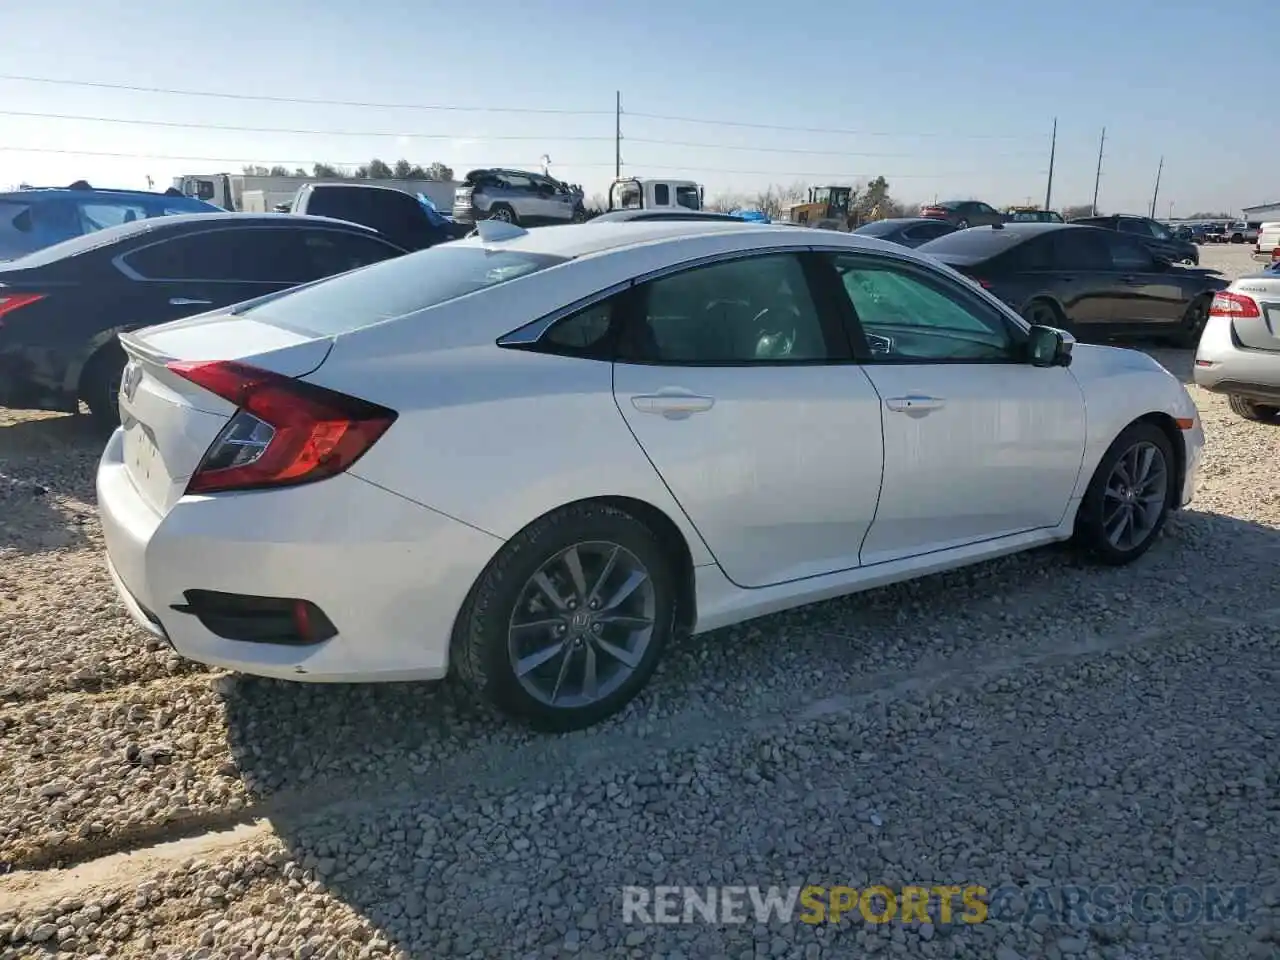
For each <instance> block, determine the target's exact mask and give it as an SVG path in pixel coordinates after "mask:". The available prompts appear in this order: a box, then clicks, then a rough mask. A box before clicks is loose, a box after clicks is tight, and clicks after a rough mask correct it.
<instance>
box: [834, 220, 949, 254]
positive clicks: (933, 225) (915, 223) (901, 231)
mask: <svg viewBox="0 0 1280 960" xmlns="http://www.w3.org/2000/svg"><path fill="white" fill-rule="evenodd" d="M955 230H956V228H955V227H953V226H952V225H951V224H949V223H947V222H946V221H945V220H934V219H933V218H932V217H896V218H894V219H892V220H873V221H872V222H871V223H864V224H863V225H862V226H860V227H859V228H858V229H857V230H855V231H853V232H854V233H857V234H860V235H861V236H864V237H875V238H876V239H877V240H888V241H889V242H890V243H897V244H900V245H901V246H904V247H918V246H920V244H922V243H928V242H929V241H930V240H937V239H938V238H939V237H944V236H946V235H947V234H948V233H954V232H955Z"/></svg>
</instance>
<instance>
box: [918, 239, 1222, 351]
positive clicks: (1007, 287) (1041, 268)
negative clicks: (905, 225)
mask: <svg viewBox="0 0 1280 960" xmlns="http://www.w3.org/2000/svg"><path fill="white" fill-rule="evenodd" d="M917 249H918V252H920V253H927V254H929V255H930V256H933V257H936V258H937V259H939V260H941V261H942V262H943V263H946V264H948V265H949V266H951V267H953V268H954V269H956V270H958V271H959V272H961V273H963V274H965V275H967V276H968V277H970V278H971V279H972V280H974V281H976V282H977V283H979V284H981V285H982V286H983V287H985V288H986V289H988V290H990V291H991V292H992V293H994V294H995V295H996V296H997V297H999V298H1000V299H1001V300H1003V301H1004V302H1005V303H1007V304H1009V305H1010V306H1011V307H1013V308H1014V309H1015V310H1017V311H1018V312H1019V313H1021V314H1022V316H1023V317H1025V318H1026V319H1027V320H1028V321H1029V322H1031V323H1038V324H1044V325H1047V326H1053V327H1062V328H1065V329H1067V330H1069V331H1071V332H1072V333H1074V334H1075V335H1077V336H1079V337H1081V338H1082V339H1083V338H1084V337H1085V336H1087V335H1090V334H1097V335H1126V334H1127V335H1152V334H1156V335H1160V336H1168V337H1171V338H1172V339H1173V340H1175V341H1176V342H1177V343H1178V344H1179V345H1181V346H1189V347H1194V346H1195V345H1196V343H1197V341H1198V340H1199V338H1200V331H1201V330H1202V329H1203V327H1204V323H1205V320H1206V318H1207V317H1208V313H1209V304H1210V301H1211V300H1212V299H1213V295H1214V293H1216V292H1217V291H1219V290H1224V289H1226V287H1227V281H1226V279H1225V278H1223V277H1222V276H1221V275H1219V274H1216V273H1214V272H1213V271H1209V270H1200V269H1197V268H1190V267H1181V266H1176V265H1174V264H1172V263H1169V262H1168V261H1167V260H1163V259H1160V258H1158V257H1156V256H1155V255H1154V254H1153V253H1152V252H1151V250H1150V249H1149V248H1148V247H1147V246H1145V245H1144V244H1143V243H1142V242H1141V241H1139V240H1138V239H1136V238H1134V237H1130V236H1126V235H1125V234H1122V233H1119V232H1117V231H1114V230H1106V229H1103V228H1101V227H1085V226H1077V225H1074V224H1063V223H1009V224H1004V225H1003V226H998V227H975V228H973V229H970V230H960V231H957V232H955V233H952V234H949V235H948V236H945V237H940V238H939V239H937V240H934V241H932V242H930V243H926V244H924V245H923V246H921V247H919V248H917Z"/></svg>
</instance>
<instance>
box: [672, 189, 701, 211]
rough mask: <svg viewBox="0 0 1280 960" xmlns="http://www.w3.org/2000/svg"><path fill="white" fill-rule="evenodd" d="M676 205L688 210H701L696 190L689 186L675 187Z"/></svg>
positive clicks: (699, 198)
mask: <svg viewBox="0 0 1280 960" xmlns="http://www.w3.org/2000/svg"><path fill="white" fill-rule="evenodd" d="M676 205H677V206H681V207H685V208H687V209H689V210H701V209H702V198H701V197H700V196H699V195H698V188H697V187H691V186H684V187H676Z"/></svg>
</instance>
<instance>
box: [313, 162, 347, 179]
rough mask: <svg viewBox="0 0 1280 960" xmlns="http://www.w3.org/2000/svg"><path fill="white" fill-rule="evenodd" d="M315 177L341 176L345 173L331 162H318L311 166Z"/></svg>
mask: <svg viewBox="0 0 1280 960" xmlns="http://www.w3.org/2000/svg"><path fill="white" fill-rule="evenodd" d="M311 175H312V176H313V177H341V176H343V174H341V173H339V172H338V168H337V167H335V166H333V165H332V164H329V163H317V164H315V165H313V166H312V168H311Z"/></svg>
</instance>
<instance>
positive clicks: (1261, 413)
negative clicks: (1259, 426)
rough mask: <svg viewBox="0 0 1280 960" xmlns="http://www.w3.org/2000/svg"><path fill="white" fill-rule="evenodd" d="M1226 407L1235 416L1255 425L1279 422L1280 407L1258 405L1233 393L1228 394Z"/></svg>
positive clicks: (1267, 404) (1265, 404) (1266, 404)
mask: <svg viewBox="0 0 1280 960" xmlns="http://www.w3.org/2000/svg"><path fill="white" fill-rule="evenodd" d="M1227 406H1229V407H1230V408H1231V412H1232V413H1234V414H1236V415H1237V416H1241V417H1244V418H1245V419H1246V420H1253V421H1255V422H1257V423H1275V422H1276V421H1277V420H1280V407H1276V406H1272V405H1271V404H1269V403H1258V402H1257V401H1256V400H1248V399H1246V398H1244V397H1240V396H1237V395H1236V394H1234V393H1232V394H1228V396H1227Z"/></svg>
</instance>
